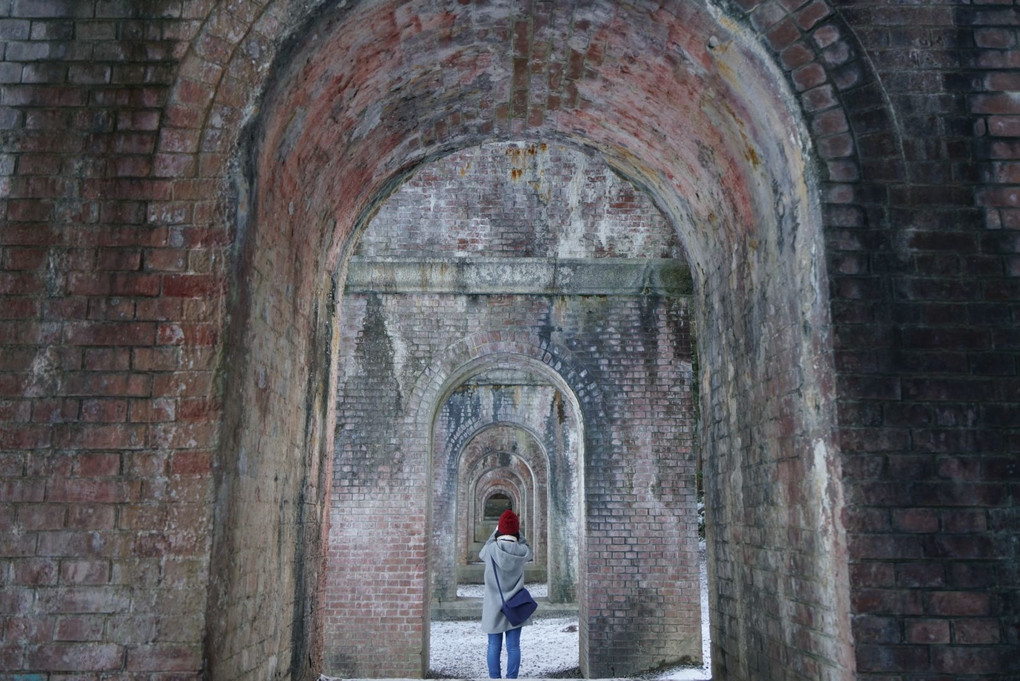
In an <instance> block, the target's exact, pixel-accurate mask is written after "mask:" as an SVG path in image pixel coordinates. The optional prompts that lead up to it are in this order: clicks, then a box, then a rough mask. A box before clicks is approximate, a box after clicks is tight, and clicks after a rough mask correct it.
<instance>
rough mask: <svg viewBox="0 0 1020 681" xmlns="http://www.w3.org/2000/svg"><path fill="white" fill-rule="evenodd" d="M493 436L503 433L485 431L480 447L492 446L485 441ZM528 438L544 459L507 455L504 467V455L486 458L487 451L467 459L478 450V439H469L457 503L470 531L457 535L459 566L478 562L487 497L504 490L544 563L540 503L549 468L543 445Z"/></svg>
mask: <svg viewBox="0 0 1020 681" xmlns="http://www.w3.org/2000/svg"><path fill="white" fill-rule="evenodd" d="M499 425H501V426H502V427H503V428H504V429H508V430H511V431H516V432H523V433H528V431H527V429H524V428H519V427H518V426H517V425H516V424H512V423H505V424H499ZM486 434H489V435H488V436H487V435H486ZM492 435H496V436H497V437H498V436H500V435H501V433H500V432H498V431H497V432H494V430H493V428H485V429H481V430H479V431H478V433H477V434H476V436H477V438H479V439H480V440H479V444H489V443H486V442H483V441H484V440H486V439H487V438H491V436H492ZM527 437H528V439H529V441H530V443H531V445H532V446H531V447H530V448H528V449H529V450H531V451H534V452H538V453H541V454H543V456H541V457H536V456H528V454H529V453H530V452H529V451H526V452H525V454H523V455H522V454H518V453H516V452H515V453H512V454H511V453H505V458H506V459H508V463H506V464H505V463H504V461H503V457H499V456H498V455H500V454H504V452H495V453H493V452H489V453H488V455H486V453H484V452H477V451H476V452H475V456H474V457H472V458H471V459H465V458H464V454H466V453H467V451H468V450H469V449H475V448H474V447H471V445H472V444H473V443H474V442H475V441H476V440H475V438H472V439H471V440H469V441H468V443H467V444H468V447H467V448H465V449H464V450H462V452H461V460H460V463H459V465H458V470H459V473H458V475H459V476H460V483H461V484H459V485H458V487H459V488H460V489H459V490H458V501H457V503H458V506H460V508H459V510H458V514H457V520H458V523H460V522H461V521H464V522H466V525H465V526H464V529H465V530H467V531H465V532H461V531H458V532H457V541H456V546H457V554H459V555H458V556H457V558H456V562H457V563H458V564H466V563H469V562H473V561H475V560H477V551H472V550H471V546H472V545H473V544H474V542H475V541H476V538H475V532H474V527H475V525H476V524H477V523H479V522H481V520H482V509H483V505H484V501H485V498H488V497H489V496H490V495H491V494H494V493H496V491H497V490H504V491H505V492H506V493H507V494H508V496H509V497H510V499H511V500H512V501H513V504H512V506H513V508H514V509H515V511H516V512H517V514H518V515H519V516H520V519H521V530H522V532H524V534H525V536H527V537H528V538H529V539H530V541H531V545H532V548H533V549H534V552H535V561H536V562H541V561H544V560H545V545H546V541H545V538H544V537H543V536H541V534H540V527H541V526H542V525H544V523H543V522H542V520H543V519H544V517H545V505H544V504H542V503H541V501H542V498H543V496H544V495H542V493H541V492H542V491H543V490H544V489H546V487H547V482H548V476H549V473H548V468H549V467H548V463H547V461H546V460H545V452H544V451H543V448H542V446H541V443H540V442H539V441H538V440H537V439H536V438H535V437H534V435H533V434H531V433H528V434H527ZM494 456H495V457H496V458H497V459H498V460H497V461H495V462H493V461H491V459H492V458H493V457H494ZM487 529H488V531H489V532H491V531H492V529H493V528H492V526H491V525H490V526H489V527H488V528H487Z"/></svg>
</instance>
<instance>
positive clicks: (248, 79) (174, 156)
mask: <svg viewBox="0 0 1020 681" xmlns="http://www.w3.org/2000/svg"><path fill="white" fill-rule="evenodd" d="M290 4H292V3H289V2H287V0H269V1H268V2H260V1H259V0H247V1H245V0H241V1H240V2H234V3H215V4H214V5H213V6H212V8H211V10H210V12H209V14H208V15H207V16H206V17H205V20H204V21H203V22H202V25H201V27H200V28H199V30H198V31H197V32H196V34H195V36H194V37H193V38H192V40H191V41H190V44H189V46H188V49H187V51H186V52H185V54H184V56H183V57H182V59H181V61H180V64H179V66H178V70H177V75H176V79H175V81H174V83H173V85H172V86H171V88H170V92H169V96H168V99H167V104H166V107H165V110H164V120H163V125H162V128H161V134H160V136H159V140H158V142H157V147H156V155H157V162H156V164H157V167H162V168H164V169H166V171H167V172H172V173H173V176H174V179H178V180H192V181H197V182H200V183H207V182H210V181H213V182H222V181H224V180H225V178H226V177H227V174H228V172H229V166H230V163H231V161H232V160H233V159H234V157H235V156H236V153H235V150H237V149H238V148H239V147H240V146H241V141H240V138H241V135H243V134H244V124H245V122H246V120H247V119H248V118H250V117H251V116H252V114H253V112H254V111H255V110H256V109H257V104H256V101H257V99H258V97H259V96H261V93H263V92H264V91H265V89H266V86H267V84H268V82H269V81H270V79H271V76H272V68H271V65H272V63H273V62H274V61H275V60H276V57H277V54H278V53H279V50H280V44H281V40H280V31H281V27H283V26H285V25H287V24H289V23H294V22H293V21H292V17H290V15H291V14H293V13H294V10H293V9H292V8H290V7H289V5H290ZM179 194H181V195H182V196H184V195H186V190H185V189H182V190H181V191H180V192H179Z"/></svg>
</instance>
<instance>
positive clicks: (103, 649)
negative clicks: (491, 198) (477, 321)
mask: <svg viewBox="0 0 1020 681" xmlns="http://www.w3.org/2000/svg"><path fill="white" fill-rule="evenodd" d="M709 4H712V5H713V9H712V10H711V11H708V10H706V9H705V6H706V3H703V2H701V1H700V0H690V1H688V0H683V1H681V0H671V1H669V2H664V3H661V5H656V6H654V7H652V6H646V5H639V6H638V5H631V4H628V3H610V2H596V3H573V2H532V3H528V4H526V5H525V4H523V3H521V4H517V3H510V4H508V5H498V4H494V5H484V4H469V3H460V2H458V3H454V2H449V3H446V2H441V1H440V0H418V1H416V2H411V3H403V4H401V5H399V6H396V5H395V4H392V3H388V2H378V3H343V7H341V6H340V3H332V2H324V1H323V2H319V1H317V0H313V1H312V2H302V3H291V2H287V1H285V0H268V1H262V0H238V1H236V2H214V1H213V0H188V1H187V2H181V1H180V0H137V1H135V2H126V1H124V2H121V1H118V0H76V1H75V2H71V1H69V0H8V1H6V2H2V3H0V44H2V56H0V220H2V224H0V298H2V300H0V344H2V346H3V349H2V351H0V637H2V638H0V667H2V668H3V669H5V670H11V671H12V672H14V673H17V674H25V675H41V676H43V677H49V678H56V677H61V676H64V675H65V674H66V673H68V672H70V673H73V674H75V675H76V676H77V677H83V678H91V679H97V678H99V677H100V676H103V677H104V678H111V677H119V678H127V677H131V678H140V677H146V678H153V677H156V676H159V677H161V678H165V677H167V676H170V677H173V678H197V677H198V676H200V675H206V676H208V677H210V678H216V679H221V678H222V679H230V678H240V677H244V678H248V677H273V676H291V677H294V678H312V677H314V676H315V674H317V672H318V671H319V669H320V667H321V664H320V663H319V660H320V659H322V651H321V642H322V630H321V622H322V621H323V618H324V615H323V612H324V611H323V609H322V606H321V603H320V600H319V595H320V589H319V587H318V585H319V584H320V579H321V574H320V566H321V565H322V564H323V556H324V554H325V548H324V547H325V545H326V532H325V529H324V528H325V526H326V521H327V520H328V518H327V514H326V511H327V509H328V506H329V502H328V496H327V489H328V487H329V485H328V481H329V480H331V479H332V478H333V477H334V476H333V474H332V472H331V471H330V470H329V468H330V465H331V463H330V462H331V461H332V442H333V430H334V428H333V421H332V419H333V418H334V406H335V403H334V399H333V397H334V395H335V388H336V383H337V381H336V380H334V379H332V378H331V371H333V370H335V367H336V366H337V355H336V352H337V350H336V348H337V345H336V344H335V343H334V338H333V336H332V329H333V328H334V327H333V326H332V324H333V318H332V314H333V313H334V312H335V303H336V300H337V299H338V296H339V292H338V291H337V290H336V289H335V288H334V284H333V281H334V278H335V280H336V281H337V282H338V283H339V282H341V281H343V276H342V274H343V272H342V271H343V263H344V258H345V257H346V254H347V253H349V252H351V251H353V249H354V244H353V241H351V240H350V237H351V236H352V235H353V234H355V233H356V228H357V227H358V226H363V225H364V224H366V223H367V218H368V216H369V215H370V213H371V211H372V210H373V209H374V208H375V207H376V206H377V205H378V204H379V203H381V202H382V200H383V198H384V197H385V196H386V195H387V194H388V193H389V192H390V191H391V190H393V189H394V188H395V187H396V186H397V185H398V184H399V183H400V181H401V180H403V179H405V178H406V176H407V175H406V174H407V172H409V171H410V170H412V169H414V168H416V167H418V166H419V165H420V164H424V163H426V162H427V161H431V160H434V159H435V158H438V157H440V156H442V155H444V154H447V153H449V152H450V151H452V150H455V149H462V148H466V147H471V146H474V145H477V144H481V143H482V142H487V141H493V140H496V141H499V140H508V139H509V140H525V141H526V142H529V143H530V142H533V143H543V142H544V143H546V144H548V145H550V147H552V146H553V145H556V144H566V145H567V146H569V145H570V144H579V145H581V146H583V147H585V148H586V149H588V150H589V151H591V152H592V153H594V154H596V155H598V156H600V157H601V158H603V159H605V160H606V161H607V162H608V163H609V164H610V165H611V166H612V167H613V168H614V169H615V170H616V171H618V172H620V173H622V174H624V175H626V176H627V177H628V178H629V179H630V180H632V181H633V182H634V183H635V184H636V185H637V186H639V187H640V188H641V190H642V191H644V192H647V193H648V195H649V196H651V197H653V199H654V202H655V204H656V206H657V207H658V208H659V209H660V210H661V211H662V213H663V215H665V216H666V220H667V222H668V224H669V225H670V227H671V228H672V229H674V230H675V231H676V233H677V234H678V235H679V236H680V241H682V244H683V250H684V252H685V253H686V255H687V257H688V262H689V264H690V266H691V272H692V277H693V280H694V282H695V298H694V301H693V304H692V316H693V319H694V320H695V325H696V327H697V329H698V335H697V337H698V339H699V354H698V358H699V365H700V381H701V383H700V386H701V395H702V412H701V413H702V419H701V430H700V433H701V436H702V440H703V442H704V447H705V453H706V473H705V481H706V493H707V501H708V505H709V549H708V554H709V563H710V571H711V574H712V585H713V586H712V602H711V606H710V607H711V611H712V639H713V646H714V653H713V660H714V665H715V669H714V673H715V675H716V676H718V677H719V678H740V679H749V678H773V679H802V678H812V679H814V678H839V679H847V678H855V677H858V678H864V679H873V680H874V681H880V680H882V681H884V680H885V679H889V678H896V679H898V680H900V681H908V680H909V681H915V680H918V681H919V680H924V681H928V680H930V679H932V678H939V677H947V676H949V677H958V678H972V679H1002V678H1007V679H1008V678H1010V677H1011V676H1015V674H1016V672H1015V670H1014V669H1013V667H1012V662H1013V660H1014V659H1015V658H1016V653H1017V646H1018V643H1020V633H1018V632H1020V625H1018V619H1017V604H1016V602H1015V600H1016V596H1015V594H1016V592H1017V582H1018V574H1017V570H1016V560H1015V550H1014V549H1013V546H1014V544H1015V541H1016V528H1017V526H1018V523H1017V512H1016V501H1015V499H1016V494H1015V488H1016V484H1017V469H1016V466H1015V465H1014V463H1013V462H1014V460H1015V458H1016V454H1017V448H1018V444H1017V443H1018V434H1017V418H1016V414H1017V410H1018V402H1017V391H1016V382H1017V379H1016V376H1017V364H1016V361H1017V349H1018V337H1017V335H1018V332H1017V330H1016V329H1017V321H1018V320H1017V304H1016V301H1017V300H1018V299H1020V296H1018V291H1017V283H1016V282H1017V273H1018V271H1020V266H1018V264H1017V263H1018V257H1017V253H1018V247H1020V240H1018V239H1017V237H1016V232H1017V224H1018V219H1017V216H1018V212H1017V211H1018V208H1020V207H1018V206H1017V205H1016V204H1017V201H1016V197H1017V191H1018V190H1017V185H1018V183H1017V174H1016V172H1015V164H1016V161H1017V154H1018V146H1017V143H1016V138H1017V137H1016V135H1017V129H1018V127H1020V126H1018V124H1017V120H1020V113H1018V110H1017V102H1016V97H1015V94H1014V93H1015V92H1016V91H1017V75H1016V74H1017V70H1018V63H1017V54H1018V51H1017V45H1016V25H1017V21H1018V20H1017V7H1016V5H1015V3H1012V2H1007V1H1005V0H987V1H984V2H981V1H979V2H969V3H960V2H955V1H952V0H945V1H942V0H933V1H927V0H925V1H921V0H917V1H910V2H898V3H889V2H885V1H884V0H847V1H839V2H835V1H833V2H826V1H824V0H732V1H722V0H720V2H719V3H709ZM716 4H717V5H718V7H717V8H716ZM472 200H480V197H474V198H473V199H472ZM457 233H458V234H459V235H460V237H462V238H463V239H465V240H466V241H467V242H470V240H471V238H472V234H473V232H472V230H471V229H470V228H469V227H463V228H460V229H459V231H458V232H457ZM610 241H612V242H616V241H617V237H616V236H615V235H614V237H613V238H612V239H610ZM516 243H519V242H515V241H512V240H508V241H507V242H506V247H507V248H508V249H510V248H512V247H513V245H514V244H516ZM607 243H608V242H607ZM468 245H469V244H468ZM607 255H608V253H607ZM671 257H672V254H671ZM338 271H339V272H340V273H341V274H340V275H337V272H338ZM422 316H423V317H424V316H426V315H425V314H423V315H422ZM514 338H515V339H516V340H515V341H514V342H510V341H508V340H505V339H503V338H502V337H501V336H499V337H497V338H496V339H492V338H484V339H482V338H479V339H475V342H476V344H477V346H478V347H482V346H489V345H492V346H499V345H500V344H501V343H509V345H508V346H505V347H512V348H515V349H517V350H520V351H521V352H525V354H527V353H526V350H527V349H528V348H531V347H534V346H532V345H530V344H529V342H528V341H526V340H524V339H520V338H517V337H516V336H514ZM830 348H831V355H830V353H829V350H830ZM504 349H505V348H504ZM540 354H541V353H538V352H536V356H535V357H533V360H534V361H535V362H541V357H540ZM464 356H467V355H464ZM568 366H571V367H572V366H573V365H568ZM582 383H583V382H582ZM588 385H589V386H590V388H591V390H592V391H594V390H596V388H597V386H595V385H594V384H588ZM422 390H423V391H424V392H427V390H425V389H424V388H423V389H422ZM587 394H588V392H587V389H585V391H584V394H583V395H579V401H583V400H584V399H586V397H584V395H587ZM420 397H421V396H420V395H419V398H420ZM425 401H426V402H428V400H425ZM364 508H365V509H367V510H368V511H371V510H372V509H371V507H370V506H369V505H368V503H367V501H366V502H365V505H364ZM380 517H381V516H380ZM421 521H422V519H421V518H412V519H410V520H409V521H408V524H407V526H406V527H404V526H400V527H398V530H401V531H403V530H406V531H408V532H411V531H417V530H415V529H414V528H419V527H421V524H422V523H421ZM844 526H845V527H844ZM844 530H845V531H844ZM387 531H390V530H389V529H387ZM580 549H581V550H582V552H583V551H584V550H585V547H584V546H581V547H580ZM425 559H426V556H425V555H424V552H422V553H411V554H409V555H408V556H407V563H406V565H404V567H405V568H407V569H409V570H415V569H421V568H420V566H421V565H423V564H424V561H425ZM402 569H403V568H402ZM422 579H424V576H423V577H422ZM420 622H421V618H420V617H411V619H410V620H409V621H407V622H404V623H402V626H406V627H407V628H408V630H413V629H414V628H415V627H420V626H421V624H420ZM587 626H588V625H585V627H587ZM851 627H852V628H851ZM582 633H583V634H584V636H585V637H587V636H589V634H592V633H593V632H592V631H591V630H589V629H587V628H586V629H585V630H584V631H583V632H582ZM585 645H586V646H587V648H586V649H585V650H583V651H582V658H584V659H587V657H588V655H589V652H590V650H589V649H590V648H591V645H590V644H585ZM409 665H411V666H410V667H409V668H412V667H413V668H420V667H414V665H420V660H417V661H415V660H411V661H409Z"/></svg>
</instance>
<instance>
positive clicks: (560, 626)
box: [429, 546, 712, 681]
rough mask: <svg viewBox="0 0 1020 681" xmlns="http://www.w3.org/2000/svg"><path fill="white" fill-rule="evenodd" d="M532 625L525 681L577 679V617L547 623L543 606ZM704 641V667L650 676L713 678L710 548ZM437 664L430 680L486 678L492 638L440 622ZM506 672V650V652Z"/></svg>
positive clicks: (473, 592)
mask: <svg viewBox="0 0 1020 681" xmlns="http://www.w3.org/2000/svg"><path fill="white" fill-rule="evenodd" d="M544 588H545V585H544V584H541V585H540V584H536V585H535V586H534V588H532V587H531V586H530V585H529V586H528V590H529V591H531V593H532V594H533V595H535V596H544V595H545V591H544ZM457 596H458V597H460V598H480V597H481V586H478V587H477V588H475V587H463V586H462V587H460V588H458V590H457ZM539 608H540V609H539V611H538V613H536V615H535V616H534V617H533V618H532V620H533V621H532V622H531V623H530V624H528V625H526V626H525V627H524V631H523V632H521V671H520V677H521V678H552V677H562V678H575V677H580V673H579V672H578V668H577V651H578V635H577V617H566V618H562V617H558V618H548V619H545V618H542V617H540V614H541V606H539ZM701 638H702V655H703V656H704V666H702V667H676V668H672V669H665V670H660V671H658V672H655V673H652V674H648V675H646V676H645V677H643V678H645V679H647V680H649V681H652V680H656V681H707V680H709V679H711V678H712V661H711V658H710V657H709V655H710V648H709V640H708V576H707V572H706V569H705V553H704V546H702V551H701ZM429 646H430V651H431V663H430V665H429V676H432V677H439V678H456V679H484V678H486V677H488V675H489V673H488V669H487V667H486V666H485V646H486V636H485V633H484V632H483V631H482V629H481V627H480V626H479V623H478V622H477V621H476V620H470V621H460V622H440V621H434V622H432V624H431V638H430V642H429ZM502 662H503V667H504V669H505V668H506V650H504V651H503V659H502Z"/></svg>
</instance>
